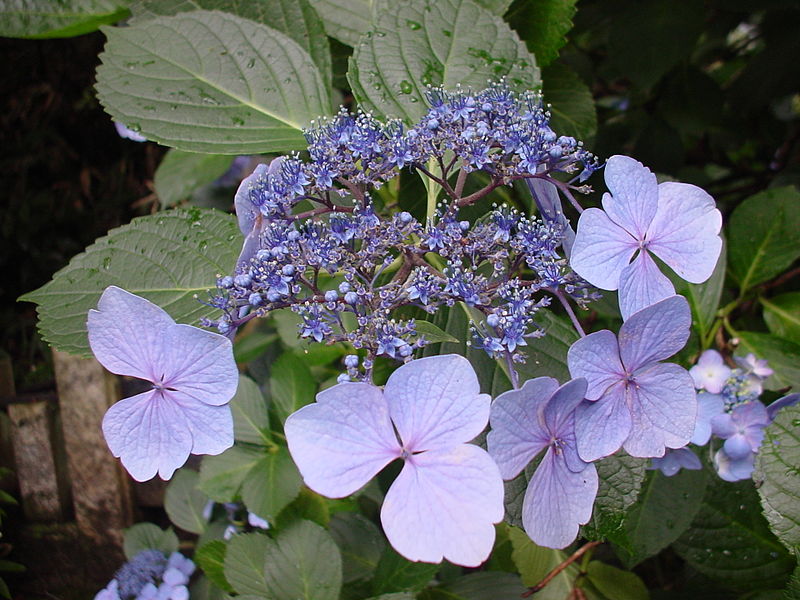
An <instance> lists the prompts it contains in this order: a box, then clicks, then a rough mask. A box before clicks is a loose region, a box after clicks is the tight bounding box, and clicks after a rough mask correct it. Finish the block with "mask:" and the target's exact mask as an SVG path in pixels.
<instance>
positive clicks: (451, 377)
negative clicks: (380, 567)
mask: <svg viewBox="0 0 800 600" xmlns="http://www.w3.org/2000/svg"><path fill="white" fill-rule="evenodd" d="M489 403H490V398H489V396H488V395H486V394H481V393H480V388H479V385H478V378H477V376H476V375H475V371H474V370H473V369H472V367H471V365H470V364H469V362H468V361H467V360H466V359H465V358H463V357H461V356H457V355H443V356H432V357H429V358H422V359H418V360H414V361H412V362H410V363H407V364H405V365H403V366H401V367H400V368H399V369H397V370H396V371H395V372H394V373H392V375H391V376H390V377H389V380H388V381H387V383H386V386H385V388H384V389H383V390H381V389H380V388H378V387H376V386H374V385H372V384H369V383H350V382H348V383H340V384H338V385H335V386H333V387H331V388H328V389H327V390H324V391H322V392H320V393H319V394H318V395H317V401H316V403H314V404H309V405H307V406H304V407H303V408H301V409H300V410H298V411H297V412H295V413H294V414H292V415H291V416H290V417H289V418H288V419H287V420H286V424H285V431H286V440H287V442H288V445H289V451H290V452H291V454H292V458H294V461H295V463H296V464H297V466H298V468H299V469H300V473H301V474H302V476H303V479H304V480H305V482H306V485H308V487H310V488H311V489H312V490H314V491H316V492H318V493H320V494H322V495H324V496H328V497H331V498H341V497H344V496H348V495H350V494H352V493H353V492H355V491H356V490H358V489H359V488H361V487H362V486H364V485H365V484H366V483H367V482H368V481H369V480H370V479H372V477H374V476H375V475H376V474H377V473H378V472H379V471H380V470H381V469H383V468H384V467H385V466H386V465H387V464H389V463H390V462H391V461H393V460H394V459H397V458H401V459H403V461H404V463H405V464H404V465H403V470H402V471H401V472H400V475H399V476H398V478H397V479H396V480H395V481H394V483H393V484H392V486H391V487H390V488H389V491H388V492H387V494H386V498H385V500H384V503H383V508H382V509H381V522H382V523H383V528H384V531H385V533H386V537H387V538H388V539H389V542H390V543H391V544H392V546H393V547H394V548H395V550H397V551H398V552H399V553H400V554H402V555H403V556H405V557H406V558H408V559H409V560H412V561H424V562H434V563H435V562H440V561H441V560H442V558H446V559H447V560H449V561H450V562H452V563H455V564H459V565H464V566H477V565H479V564H480V563H482V562H483V561H484V560H486V558H487V557H488V556H489V553H490V552H491V549H492V545H493V543H494V535H495V532H494V526H493V524H494V523H497V522H499V521H500V520H501V519H502V518H503V482H502V479H501V478H500V472H499V471H498V469H497V465H495V463H494V461H493V460H492V459H491V458H490V457H489V455H488V454H487V453H486V452H485V451H484V450H483V449H482V448H479V447H478V446H475V445H472V444H468V443H467V442H469V441H470V440H472V439H473V438H474V437H475V436H476V435H478V434H479V433H480V432H481V431H483V429H484V427H486V423H487V422H488V420H489ZM395 431H396V432H397V433H396V434H395Z"/></svg>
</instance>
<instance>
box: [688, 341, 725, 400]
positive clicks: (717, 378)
mask: <svg viewBox="0 0 800 600" xmlns="http://www.w3.org/2000/svg"><path fill="white" fill-rule="evenodd" d="M689 375H691V376H692V379H693V380H694V387H696V388H697V389H698V390H706V391H708V392H710V393H712V394H719V393H720V392H721V391H722V388H724V387H725V382H726V381H727V380H728V377H730V376H731V369H730V367H728V366H727V365H726V364H725V361H724V360H723V358H722V355H721V354H720V353H719V352H717V351H716V350H706V351H705V352H703V354H701V355H700V358H699V359H698V360H697V364H696V365H695V366H693V367H692V368H691V369H689Z"/></svg>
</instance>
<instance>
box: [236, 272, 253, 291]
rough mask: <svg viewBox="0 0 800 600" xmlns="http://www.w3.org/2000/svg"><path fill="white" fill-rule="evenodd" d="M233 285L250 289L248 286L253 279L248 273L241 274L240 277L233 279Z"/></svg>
mask: <svg viewBox="0 0 800 600" xmlns="http://www.w3.org/2000/svg"><path fill="white" fill-rule="evenodd" d="M233 283H235V284H236V285H238V286H239V287H243V288H246V287H250V284H251V283H253V278H252V277H250V275H249V274H248V273H243V274H242V275H237V276H236V277H234V278H233Z"/></svg>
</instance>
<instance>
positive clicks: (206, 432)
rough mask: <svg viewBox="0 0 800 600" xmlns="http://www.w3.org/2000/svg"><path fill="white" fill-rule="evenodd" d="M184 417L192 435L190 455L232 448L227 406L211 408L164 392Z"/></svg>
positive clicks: (231, 422)
mask: <svg viewBox="0 0 800 600" xmlns="http://www.w3.org/2000/svg"><path fill="white" fill-rule="evenodd" d="M164 396H165V397H166V398H169V400H170V401H172V402H174V403H175V404H176V406H178V407H179V408H180V411H181V412H182V413H183V415H184V416H185V417H186V422H187V424H188V426H189V431H191V433H192V450H191V453H192V454H220V453H221V452H224V451H225V450H227V449H228V448H230V447H231V446H233V415H232V414H231V407H230V405H228V404H225V405H223V406H211V405H208V404H205V403H203V402H198V401H197V400H195V399H194V398H192V397H191V396H186V395H184V394H181V393H180V392H170V391H165V392H164Z"/></svg>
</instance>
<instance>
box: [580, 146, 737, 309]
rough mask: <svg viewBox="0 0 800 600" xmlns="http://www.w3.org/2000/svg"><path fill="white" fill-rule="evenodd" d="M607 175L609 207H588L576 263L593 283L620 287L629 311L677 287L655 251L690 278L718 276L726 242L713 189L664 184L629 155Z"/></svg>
mask: <svg viewBox="0 0 800 600" xmlns="http://www.w3.org/2000/svg"><path fill="white" fill-rule="evenodd" d="M605 180H606V184H607V185H608V189H609V191H610V193H607V194H605V195H604V196H603V209H604V210H600V209H598V208H589V209H587V210H585V211H584V212H583V214H581V217H580V219H579V220H578V232H577V235H576V237H575V242H574V244H573V246H572V254H571V256H570V264H571V265H572V268H573V269H574V270H575V271H576V272H577V273H578V275H580V276H581V277H583V278H584V279H586V280H587V281H588V282H589V283H591V284H593V285H595V286H597V287H599V288H601V289H604V290H616V289H619V304H620V311H621V312H622V316H623V318H625V319H627V318H628V317H629V316H630V315H632V314H633V313H635V312H637V311H638V310H641V309H642V308H645V307H646V306H649V305H651V304H654V303H656V302H658V301H659V300H662V299H664V298H666V297H668V296H671V295H673V294H674V293H675V288H674V287H673V285H672V283H671V282H670V281H669V279H667V277H666V276H665V275H664V274H663V273H662V272H661V271H660V270H659V268H658V265H656V263H655V261H654V260H653V257H652V256H651V253H652V254H653V255H655V256H657V257H658V258H660V259H661V260H662V261H664V262H665V263H666V264H667V265H668V266H669V267H670V268H671V269H672V270H673V271H675V272H676V273H677V274H678V275H679V276H680V277H682V278H683V279H685V280H686V281H689V282H691V283H702V282H703V281H705V280H707V279H708V278H709V277H711V273H712V272H713V271H714V267H715V266H716V264H717V259H718V258H719V254H720V251H721V249H722V239H721V238H720V237H719V235H718V234H719V230H720V227H721V226H722V216H721V215H720V212H719V211H718V210H717V209H716V208H715V205H714V200H713V198H711V196H709V195H708V194H707V193H706V192H704V191H703V190H702V189H700V188H698V187H696V186H694V185H689V184H686V183H675V182H671V181H670V182H665V183H661V184H659V183H657V182H656V177H655V175H654V174H653V173H652V172H651V171H650V170H649V169H648V168H647V167H645V166H643V165H642V164H641V163H639V162H637V161H635V160H634V159H632V158H629V157H627V156H612V157H611V158H610V159H608V163H607V164H606V167H605ZM634 255H635V258H634ZM631 259H633V261H632V262H631Z"/></svg>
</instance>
